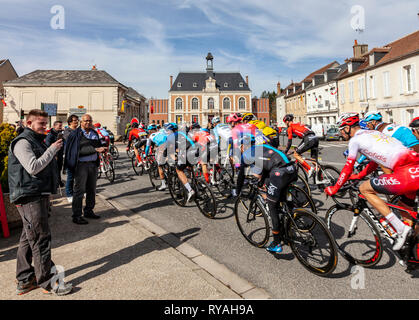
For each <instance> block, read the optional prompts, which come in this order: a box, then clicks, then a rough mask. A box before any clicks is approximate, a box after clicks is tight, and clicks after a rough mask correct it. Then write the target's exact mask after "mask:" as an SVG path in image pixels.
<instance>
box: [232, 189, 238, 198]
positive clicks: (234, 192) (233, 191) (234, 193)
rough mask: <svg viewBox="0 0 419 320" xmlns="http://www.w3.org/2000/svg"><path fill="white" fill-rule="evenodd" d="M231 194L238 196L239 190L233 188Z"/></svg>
mask: <svg viewBox="0 0 419 320" xmlns="http://www.w3.org/2000/svg"><path fill="white" fill-rule="evenodd" d="M231 196H232V197H237V190H236V189H232V190H231Z"/></svg>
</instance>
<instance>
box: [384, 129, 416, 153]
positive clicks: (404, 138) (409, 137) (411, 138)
mask: <svg viewBox="0 0 419 320" xmlns="http://www.w3.org/2000/svg"><path fill="white" fill-rule="evenodd" d="M383 133H384V134H386V135H388V136H390V137H393V138H396V139H397V140H399V141H400V142H401V143H403V145H404V146H405V147H407V148H412V147H413V146H416V145H418V144H419V140H418V139H417V138H416V136H415V135H414V134H413V133H412V131H411V130H410V129H409V128H408V127H405V126H395V125H393V124H389V125H388V126H387V127H385V128H384V130H383Z"/></svg>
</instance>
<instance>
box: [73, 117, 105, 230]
mask: <svg viewBox="0 0 419 320" xmlns="http://www.w3.org/2000/svg"><path fill="white" fill-rule="evenodd" d="M105 151H106V148H105V147H102V144H101V142H100V140H99V136H98V134H97V132H96V131H95V130H93V128H92V117H91V116H90V115H88V114H85V115H83V117H82V118H81V124H80V127H79V128H77V129H76V130H74V131H72V132H71V133H70V135H69V136H68V139H67V142H66V151H65V162H66V165H67V168H68V169H69V170H73V173H74V194H73V202H72V208H73V216H72V218H73V222H74V223H76V224H87V223H88V222H87V220H85V219H83V217H82V211H83V212H84V217H85V218H89V219H99V218H100V216H98V215H96V214H95V213H94V212H93V209H94V207H95V204H96V202H95V200H96V199H95V197H96V180H97V170H98V167H99V161H100V160H99V155H98V153H99V152H105ZM84 193H86V206H85V208H84V210H82V207H83V194H84Z"/></svg>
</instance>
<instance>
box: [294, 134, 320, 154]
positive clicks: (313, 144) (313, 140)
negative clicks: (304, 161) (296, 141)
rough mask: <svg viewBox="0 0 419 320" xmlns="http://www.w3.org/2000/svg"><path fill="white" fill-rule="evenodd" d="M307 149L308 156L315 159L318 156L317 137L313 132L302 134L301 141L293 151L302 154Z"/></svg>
mask: <svg viewBox="0 0 419 320" xmlns="http://www.w3.org/2000/svg"><path fill="white" fill-rule="evenodd" d="M308 150H310V156H311V157H312V158H313V159H316V160H317V158H318V156H319V138H318V137H317V136H316V135H315V134H308V135H306V136H304V138H303V141H301V143H300V145H299V146H298V147H297V149H295V152H297V153H298V154H303V153H304V152H306V151H308Z"/></svg>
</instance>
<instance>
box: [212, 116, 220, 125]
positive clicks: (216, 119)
mask: <svg viewBox="0 0 419 320" xmlns="http://www.w3.org/2000/svg"><path fill="white" fill-rule="evenodd" d="M220 122H221V120H220V117H214V118H212V120H211V123H212V124H217V123H220Z"/></svg>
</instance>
